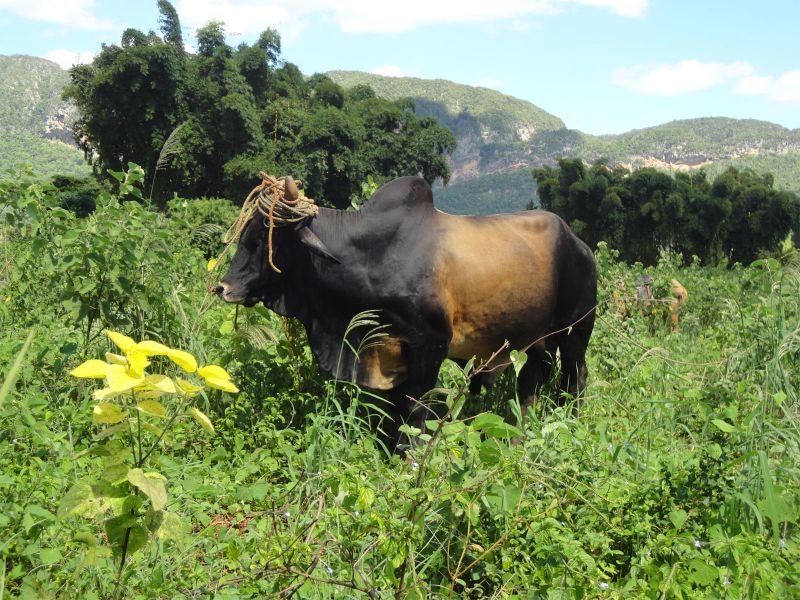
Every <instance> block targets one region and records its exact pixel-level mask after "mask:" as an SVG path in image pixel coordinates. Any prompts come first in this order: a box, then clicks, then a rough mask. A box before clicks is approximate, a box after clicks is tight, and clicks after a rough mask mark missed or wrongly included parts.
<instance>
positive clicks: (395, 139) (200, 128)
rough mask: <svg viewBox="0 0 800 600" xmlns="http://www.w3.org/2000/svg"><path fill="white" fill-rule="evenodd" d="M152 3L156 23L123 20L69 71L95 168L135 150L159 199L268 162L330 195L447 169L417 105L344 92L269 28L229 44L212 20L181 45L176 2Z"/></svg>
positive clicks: (443, 145) (225, 190)
mask: <svg viewBox="0 0 800 600" xmlns="http://www.w3.org/2000/svg"><path fill="white" fill-rule="evenodd" d="M158 9H159V13H160V18H159V25H160V28H161V35H157V34H156V33H154V32H153V31H150V32H148V33H147V34H145V33H143V32H141V31H138V30H136V29H127V30H125V31H124V32H123V33H122V36H121V39H120V43H119V44H118V45H117V44H112V45H104V46H103V48H102V50H101V52H100V54H99V55H98V56H97V57H96V58H95V60H94V61H93V62H92V63H90V64H86V65H80V66H77V67H73V69H72V70H71V72H70V75H71V84H70V85H69V86H68V87H67V89H66V91H65V97H66V98H69V99H71V100H72V101H73V102H74V103H75V104H76V105H77V107H78V109H79V111H80V114H81V117H80V119H79V120H78V121H77V122H76V124H75V126H74V131H75V136H76V140H77V141H78V143H79V144H80V146H81V148H82V149H83V150H84V154H85V156H86V158H87V160H88V161H89V162H90V163H91V164H92V166H93V168H94V171H95V173H96V174H97V175H98V176H100V177H104V176H105V174H106V172H107V170H108V169H112V170H116V171H119V170H122V169H123V168H125V167H126V165H127V163H128V162H136V163H138V164H140V165H142V166H143V168H144V169H145V172H146V174H147V177H148V180H149V181H155V183H156V185H155V197H156V198H157V199H160V200H161V201H164V200H165V199H167V198H169V197H171V196H172V194H173V193H177V194H178V195H181V196H184V197H193V196H212V195H216V196H224V197H229V198H231V199H239V198H241V197H242V196H243V195H244V194H245V193H246V192H247V191H249V190H250V189H251V188H252V187H253V185H254V184H255V183H256V181H257V180H258V174H259V172H261V171H268V172H270V173H274V174H279V175H283V174H291V175H293V176H294V177H296V178H299V179H301V180H303V181H304V182H305V186H306V187H305V191H306V194H307V195H309V196H311V197H314V198H316V199H317V200H319V201H322V202H327V203H329V204H332V205H335V206H339V207H344V206H347V205H348V204H349V202H350V197H351V196H352V195H353V194H357V193H358V192H359V191H360V189H361V183H362V181H364V180H366V179H367V177H369V176H371V177H372V178H373V179H374V180H375V181H378V182H380V181H383V180H386V179H389V178H393V177H398V176H401V175H416V174H419V175H422V176H423V177H425V179H427V180H428V181H429V182H431V183H433V181H434V180H436V179H437V178H441V179H442V180H443V181H444V182H445V183H446V182H447V181H448V179H449V177H450V170H449V167H448V165H447V161H446V155H447V154H448V153H451V152H452V151H453V150H454V149H455V138H454V137H453V135H452V133H450V131H449V130H447V129H446V128H444V127H442V126H440V125H438V124H437V122H436V121H435V120H434V119H431V118H420V117H418V116H417V115H416V114H415V113H414V105H413V102H411V101H410V100H405V99H401V100H395V101H389V100H383V99H379V98H377V97H376V96H375V94H374V92H372V91H371V90H369V88H366V86H360V88H359V89H357V90H353V91H351V92H349V93H347V92H345V91H344V89H343V88H342V87H341V86H339V85H338V84H336V83H334V82H333V81H331V80H330V79H329V78H328V77H326V76H325V75H319V74H318V75H314V76H312V77H310V78H308V79H306V78H305V77H304V76H303V75H302V73H301V72H300V70H299V69H298V68H297V67H296V66H295V65H294V64H292V63H290V62H286V61H284V60H283V59H282V58H281V40H280V35H279V34H278V32H277V31H275V30H274V29H267V30H265V31H264V32H263V33H262V34H261V35H260V36H259V38H258V40H257V41H256V42H255V43H254V44H253V45H247V44H240V45H239V46H237V47H236V48H234V47H232V46H230V45H229V44H228V43H227V41H226V36H225V28H224V24H223V23H220V22H217V21H212V22H210V23H208V24H206V25H205V26H204V27H201V28H200V29H198V30H197V33H196V38H197V53H196V54H192V53H189V52H186V51H185V49H184V47H183V38H182V35H181V28H180V21H179V18H178V14H177V12H176V11H175V9H174V7H173V6H172V4H170V2H168V1H167V0H158ZM364 88H366V89H364ZM167 140H169V143H168V144H167V146H165V143H167Z"/></svg>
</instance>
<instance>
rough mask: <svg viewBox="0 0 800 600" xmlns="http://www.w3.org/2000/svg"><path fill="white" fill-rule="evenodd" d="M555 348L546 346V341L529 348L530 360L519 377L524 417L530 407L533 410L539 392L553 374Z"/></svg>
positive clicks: (520, 399)
mask: <svg viewBox="0 0 800 600" xmlns="http://www.w3.org/2000/svg"><path fill="white" fill-rule="evenodd" d="M554 350H555V349H554V348H552V349H551V348H548V347H547V346H545V343H544V341H542V342H540V343H538V344H536V345H535V346H531V347H530V348H528V351H527V355H528V360H527V361H526V362H525V365H524V366H523V367H522V370H521V371H520V372H519V376H518V377H517V392H518V395H519V402H520V408H521V409H522V415H523V417H524V416H525V414H526V413H527V412H528V407H531V408H533V406H534V405H535V404H536V399H537V397H538V396H539V391H540V390H541V389H542V386H543V385H544V384H545V383H547V381H548V380H549V379H550V376H551V375H552V372H553V362H552V361H553V352H552V351H554Z"/></svg>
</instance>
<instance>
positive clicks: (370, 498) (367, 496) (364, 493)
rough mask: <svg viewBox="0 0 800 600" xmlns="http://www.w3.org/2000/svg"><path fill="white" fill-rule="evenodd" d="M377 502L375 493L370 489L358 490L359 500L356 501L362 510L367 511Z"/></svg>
mask: <svg viewBox="0 0 800 600" xmlns="http://www.w3.org/2000/svg"><path fill="white" fill-rule="evenodd" d="M373 502H375V492H373V491H372V489H370V488H368V487H362V488H361V489H359V490H358V500H356V504H358V508H360V509H361V510H367V509H368V508H369V507H370V506H372V503H373Z"/></svg>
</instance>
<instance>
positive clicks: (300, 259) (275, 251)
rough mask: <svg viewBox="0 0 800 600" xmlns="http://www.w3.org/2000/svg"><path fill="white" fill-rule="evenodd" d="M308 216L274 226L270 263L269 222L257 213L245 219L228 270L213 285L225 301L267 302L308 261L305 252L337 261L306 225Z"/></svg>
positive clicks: (281, 290) (273, 297)
mask: <svg viewBox="0 0 800 600" xmlns="http://www.w3.org/2000/svg"><path fill="white" fill-rule="evenodd" d="M309 221H310V218H309V219H306V220H304V221H302V222H300V223H298V224H294V225H286V226H280V227H274V228H273V232H272V264H274V265H275V267H277V269H278V270H275V269H273V267H272V265H271V264H270V260H269V243H268V238H269V223H268V221H267V219H266V218H265V217H262V216H261V215H260V214H259V213H258V212H256V214H255V215H254V216H253V217H252V218H251V219H250V220H249V221H248V222H247V224H246V225H245V227H244V229H243V230H242V234H241V236H240V238H239V243H238V246H237V248H236V253H235V254H234V255H233V260H232V261H231V266H230V267H229V268H228V272H227V273H225V276H224V277H223V278H222V279H221V280H220V282H219V283H218V284H217V287H216V288H215V290H214V291H215V292H216V293H217V295H218V296H219V297H220V298H222V299H223V300H225V301H226V302H233V303H238V304H244V305H245V306H253V305H254V304H256V303H257V302H269V301H270V300H274V299H276V298H277V297H278V296H280V295H281V294H282V293H283V291H284V286H285V282H286V279H287V277H288V275H289V274H292V273H293V272H294V274H296V272H297V270H298V269H302V268H304V265H307V264H308V260H307V258H308V252H309V251H310V252H314V253H315V254H317V255H320V256H323V257H325V258H327V259H328V260H332V261H334V262H338V260H337V259H336V258H335V257H334V256H333V255H332V254H331V253H330V251H329V250H328V249H327V247H326V246H325V244H324V243H323V242H322V241H321V240H320V239H319V237H317V235H316V234H315V233H314V232H313V231H311V229H310V228H309V226H308V225H309Z"/></svg>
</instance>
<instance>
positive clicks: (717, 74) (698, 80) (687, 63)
mask: <svg viewBox="0 0 800 600" xmlns="http://www.w3.org/2000/svg"><path fill="white" fill-rule="evenodd" d="M754 71H755V70H754V69H753V65H751V64H750V63H748V62H744V61H736V62H731V63H720V62H702V61H699V60H682V61H680V62H677V63H675V64H672V65H659V66H648V65H635V66H632V67H618V68H616V69H614V71H613V74H612V81H613V82H614V83H615V84H617V85H619V86H622V87H626V88H628V89H631V90H634V91H636V92H641V93H642V94H653V95H658V96H678V95H680V94H686V93H688V92H697V91H700V90H705V89H708V88H710V87H714V86H716V85H720V84H723V83H726V82H728V81H730V80H734V79H741V78H742V77H747V76H749V75H752V74H753V73H754Z"/></svg>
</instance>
